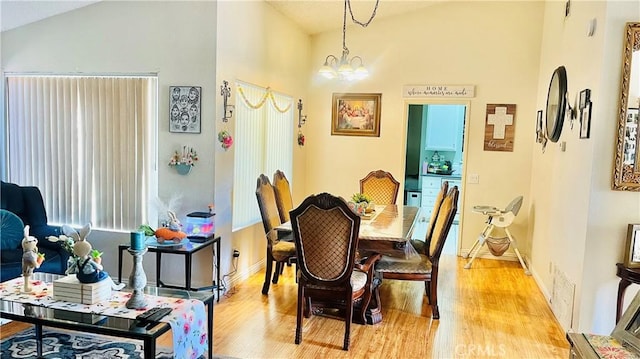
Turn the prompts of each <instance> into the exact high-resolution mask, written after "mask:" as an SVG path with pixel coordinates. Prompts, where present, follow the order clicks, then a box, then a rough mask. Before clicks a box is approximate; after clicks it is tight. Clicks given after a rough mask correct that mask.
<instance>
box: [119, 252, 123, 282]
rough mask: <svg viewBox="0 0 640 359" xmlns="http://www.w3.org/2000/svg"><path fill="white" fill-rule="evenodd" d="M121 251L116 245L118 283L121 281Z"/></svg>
mask: <svg viewBox="0 0 640 359" xmlns="http://www.w3.org/2000/svg"><path fill="white" fill-rule="evenodd" d="M122 252H123V249H122V248H121V247H118V283H122Z"/></svg>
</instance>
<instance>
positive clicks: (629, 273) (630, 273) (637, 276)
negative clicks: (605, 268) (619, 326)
mask: <svg viewBox="0 0 640 359" xmlns="http://www.w3.org/2000/svg"><path fill="white" fill-rule="evenodd" d="M616 267H617V271H616V275H617V276H618V277H620V283H619V284H618V305H617V306H616V323H618V321H620V317H621V316H622V304H623V301H624V292H625V291H626V290H627V287H628V286H629V285H631V283H633V284H640V268H627V267H625V266H624V264H623V263H616Z"/></svg>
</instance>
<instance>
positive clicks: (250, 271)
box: [225, 259, 266, 291]
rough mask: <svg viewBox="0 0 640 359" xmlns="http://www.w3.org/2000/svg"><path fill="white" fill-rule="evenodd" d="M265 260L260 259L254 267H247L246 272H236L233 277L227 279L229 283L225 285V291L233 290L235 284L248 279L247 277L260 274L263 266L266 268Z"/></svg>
mask: <svg viewBox="0 0 640 359" xmlns="http://www.w3.org/2000/svg"><path fill="white" fill-rule="evenodd" d="M265 261H266V259H262V260H260V261H259V262H257V263H255V264H254V265H252V266H250V267H248V268H247V269H246V270H243V271H241V272H238V273H236V274H234V275H233V276H230V277H229V282H228V283H225V285H226V286H227V288H226V289H225V291H226V290H229V289H230V288H233V287H234V286H235V285H236V284H238V283H240V282H242V281H244V280H247V279H249V277H251V276H252V275H254V274H256V273H258V272H260V271H261V270H262V269H263V268H264V267H265V266H266V262H265Z"/></svg>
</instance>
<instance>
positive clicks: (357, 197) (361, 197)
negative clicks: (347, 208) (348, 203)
mask: <svg viewBox="0 0 640 359" xmlns="http://www.w3.org/2000/svg"><path fill="white" fill-rule="evenodd" d="M351 200H352V201H353V202H354V203H361V202H365V203H367V204H368V203H369V202H371V197H369V196H368V195H366V194H364V193H354V194H353V196H351Z"/></svg>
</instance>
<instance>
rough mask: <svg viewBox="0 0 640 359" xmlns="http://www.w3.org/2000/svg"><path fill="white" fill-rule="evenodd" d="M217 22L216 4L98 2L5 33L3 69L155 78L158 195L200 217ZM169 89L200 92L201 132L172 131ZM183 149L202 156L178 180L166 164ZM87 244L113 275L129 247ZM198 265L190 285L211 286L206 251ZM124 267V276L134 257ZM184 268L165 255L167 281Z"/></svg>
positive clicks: (207, 186) (108, 237)
mask: <svg viewBox="0 0 640 359" xmlns="http://www.w3.org/2000/svg"><path fill="white" fill-rule="evenodd" d="M216 19H217V17H216V3H215V2H195V1H194V2H161V3H158V2H150V1H128V2H111V1H106V2H100V3H97V4H94V5H90V6H87V7H84V8H81V9H78V10H75V11H72V12H69V13H65V14H62V15H58V16H55V17H51V18H48V19H45V20H42V21H39V22H36V23H33V24H30V25H26V26H23V27H19V28H17V29H15V30H10V31H6V32H2V34H1V41H2V44H1V46H2V71H3V72H38V73H74V74H75V73H80V74H100V73H118V74H131V73H133V74H140V73H157V75H158V83H159V85H158V91H159V111H158V113H159V114H158V116H159V117H158V143H159V146H158V159H157V160H158V164H157V167H158V180H159V195H160V198H161V199H163V200H165V201H167V200H169V199H170V198H171V197H172V196H173V195H174V194H176V195H181V196H182V201H181V203H182V206H181V207H180V208H178V209H177V212H178V214H179V215H184V214H186V213H188V212H191V211H194V210H199V211H202V210H206V208H207V205H208V204H209V203H212V202H213V195H214V187H215V178H214V172H213V168H214V148H215V143H214V140H213V139H214V138H215V134H214V131H215V129H214V127H215V125H214V120H215V118H216V116H215V115H214V113H215V112H214V109H215V106H216V104H215V102H214V99H215V98H216V96H217V93H218V87H217V83H216V78H215V61H216V37H215V33H216ZM171 85H180V86H187V85H195V86H201V87H202V95H203V96H202V133H201V134H196V135H194V134H174V133H169V131H168V128H169V86H171ZM183 144H189V145H191V146H192V147H193V148H194V149H195V150H196V151H197V152H198V154H199V157H200V160H199V162H197V164H196V166H195V167H194V168H193V170H192V171H191V174H190V175H188V176H180V175H178V174H177V173H176V172H175V171H174V170H173V169H171V168H170V167H169V166H168V165H167V164H168V161H169V157H170V156H171V154H172V153H173V151H174V150H177V149H179V148H180V147H181V146H182V145H183ZM194 188H197V190H193V189H194ZM132 229H134V228H132ZM89 240H90V241H91V242H92V244H93V246H94V248H98V249H100V250H102V251H104V252H105V256H104V258H105V259H104V261H103V264H104V265H105V268H106V270H107V271H108V272H109V273H110V274H111V275H112V276H116V275H117V250H116V248H117V244H119V243H127V242H128V241H129V239H128V234H127V233H110V232H103V231H99V230H95V231H94V232H93V233H92V234H91V236H90V238H89ZM127 256H128V255H127ZM154 258H155V257H154V256H151V255H147V256H146V257H145V261H144V264H145V271H146V273H147V274H148V276H149V280H150V281H154V280H155V277H154V273H155V261H154ZM195 261H196V264H194V272H193V281H194V284H196V285H205V284H207V283H210V280H211V272H210V271H209V270H208V268H211V266H212V264H211V255H210V252H208V251H207V253H204V252H201V253H198V255H197V256H196V258H195ZM124 262H125V270H124V274H125V277H126V276H128V273H129V272H130V268H131V259H130V258H125V261H124ZM182 263H183V257H178V256H173V255H167V256H165V257H164V260H163V267H164V271H163V280H164V281H165V282H166V283H176V284H181V283H184V269H183V268H184V265H183V264H182ZM198 267H200V268H205V269H206V270H198Z"/></svg>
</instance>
